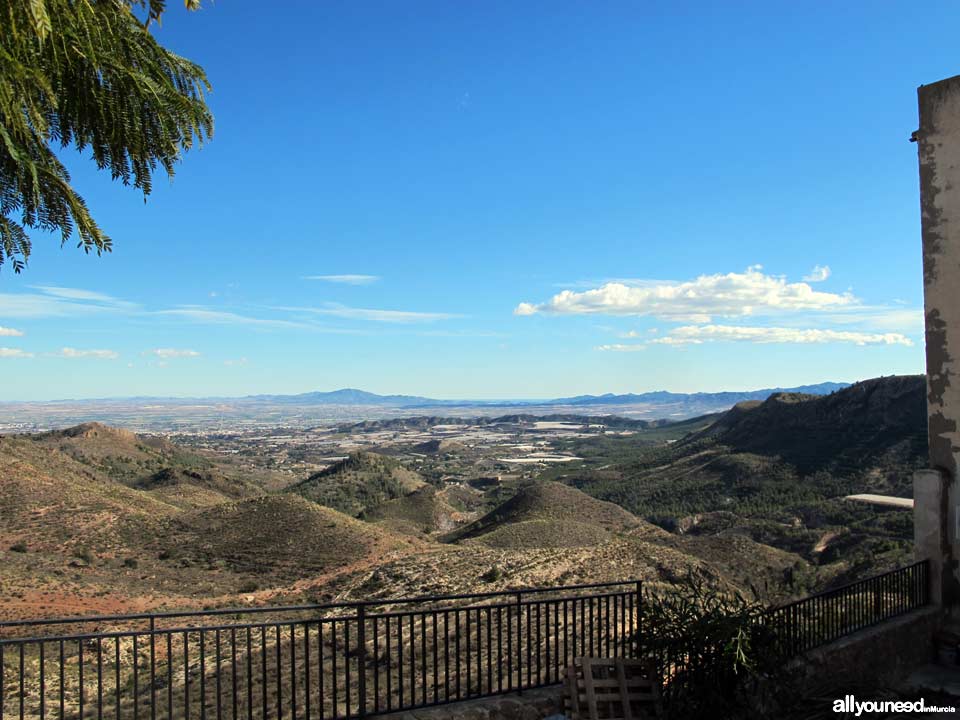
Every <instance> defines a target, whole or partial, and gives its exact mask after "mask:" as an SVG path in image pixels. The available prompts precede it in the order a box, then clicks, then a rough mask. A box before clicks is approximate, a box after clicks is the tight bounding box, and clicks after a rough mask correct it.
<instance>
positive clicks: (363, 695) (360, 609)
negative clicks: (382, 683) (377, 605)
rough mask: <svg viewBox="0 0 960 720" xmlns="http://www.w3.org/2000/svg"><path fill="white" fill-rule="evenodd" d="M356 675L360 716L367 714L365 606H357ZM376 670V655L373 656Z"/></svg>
mask: <svg viewBox="0 0 960 720" xmlns="http://www.w3.org/2000/svg"><path fill="white" fill-rule="evenodd" d="M357 648H358V650H357V677H358V678H359V694H360V697H359V700H358V710H357V711H358V712H359V714H360V717H361V718H365V717H366V716H367V606H366V605H359V606H357ZM374 671H376V656H374Z"/></svg>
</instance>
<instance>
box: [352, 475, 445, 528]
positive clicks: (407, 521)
mask: <svg viewBox="0 0 960 720" xmlns="http://www.w3.org/2000/svg"><path fill="white" fill-rule="evenodd" d="M459 516H460V513H459V512H458V511H457V510H456V509H455V508H454V507H453V506H452V505H450V504H449V503H448V502H447V501H446V500H445V499H444V498H443V496H442V495H441V493H440V492H438V491H437V489H436V488H434V487H433V486H432V485H424V486H423V487H421V488H420V489H418V490H415V491H413V492H412V493H409V494H408V495H404V496H403V497H398V498H393V499H392V500H386V501H384V502H382V503H378V504H377V505H374V506H373V507H372V508H370V509H369V510H367V511H366V512H364V513H363V516H362V517H363V519H364V520H366V521H368V522H372V523H377V524H380V525H383V526H385V527H387V528H390V529H391V530H395V531H397V532H402V533H407V534H413V535H431V534H435V533H441V532H449V531H451V530H453V529H454V528H455V527H456V526H457V524H458V522H457V518H458V517H459Z"/></svg>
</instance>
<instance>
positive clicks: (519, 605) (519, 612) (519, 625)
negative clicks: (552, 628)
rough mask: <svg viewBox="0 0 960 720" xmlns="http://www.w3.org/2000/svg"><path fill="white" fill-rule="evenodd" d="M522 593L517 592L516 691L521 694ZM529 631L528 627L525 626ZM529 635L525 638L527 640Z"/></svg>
mask: <svg viewBox="0 0 960 720" xmlns="http://www.w3.org/2000/svg"><path fill="white" fill-rule="evenodd" d="M522 595H523V593H521V592H517V692H518V694H520V695H523V643H521V642H520V637H521V635H522V634H523V605H522V602H521V598H522ZM527 632H528V633H529V632H530V628H527ZM529 639H530V638H529V637H528V638H527V640H528V641H529Z"/></svg>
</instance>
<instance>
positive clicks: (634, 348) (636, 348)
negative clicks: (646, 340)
mask: <svg viewBox="0 0 960 720" xmlns="http://www.w3.org/2000/svg"><path fill="white" fill-rule="evenodd" d="M646 349H647V346H646V345H644V344H642V343H628V344H625V343H613V344H612V345H599V346H597V350H602V351H604V352H640V351H641V350H646Z"/></svg>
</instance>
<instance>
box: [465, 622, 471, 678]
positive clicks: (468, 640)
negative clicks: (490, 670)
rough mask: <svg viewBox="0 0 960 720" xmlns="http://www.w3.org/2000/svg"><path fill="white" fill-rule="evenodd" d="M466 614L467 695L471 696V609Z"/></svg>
mask: <svg viewBox="0 0 960 720" xmlns="http://www.w3.org/2000/svg"><path fill="white" fill-rule="evenodd" d="M466 616H467V618H466V619H467V622H466V630H467V697H470V682H471V678H470V667H471V662H470V611H469V610H467V612H466Z"/></svg>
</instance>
